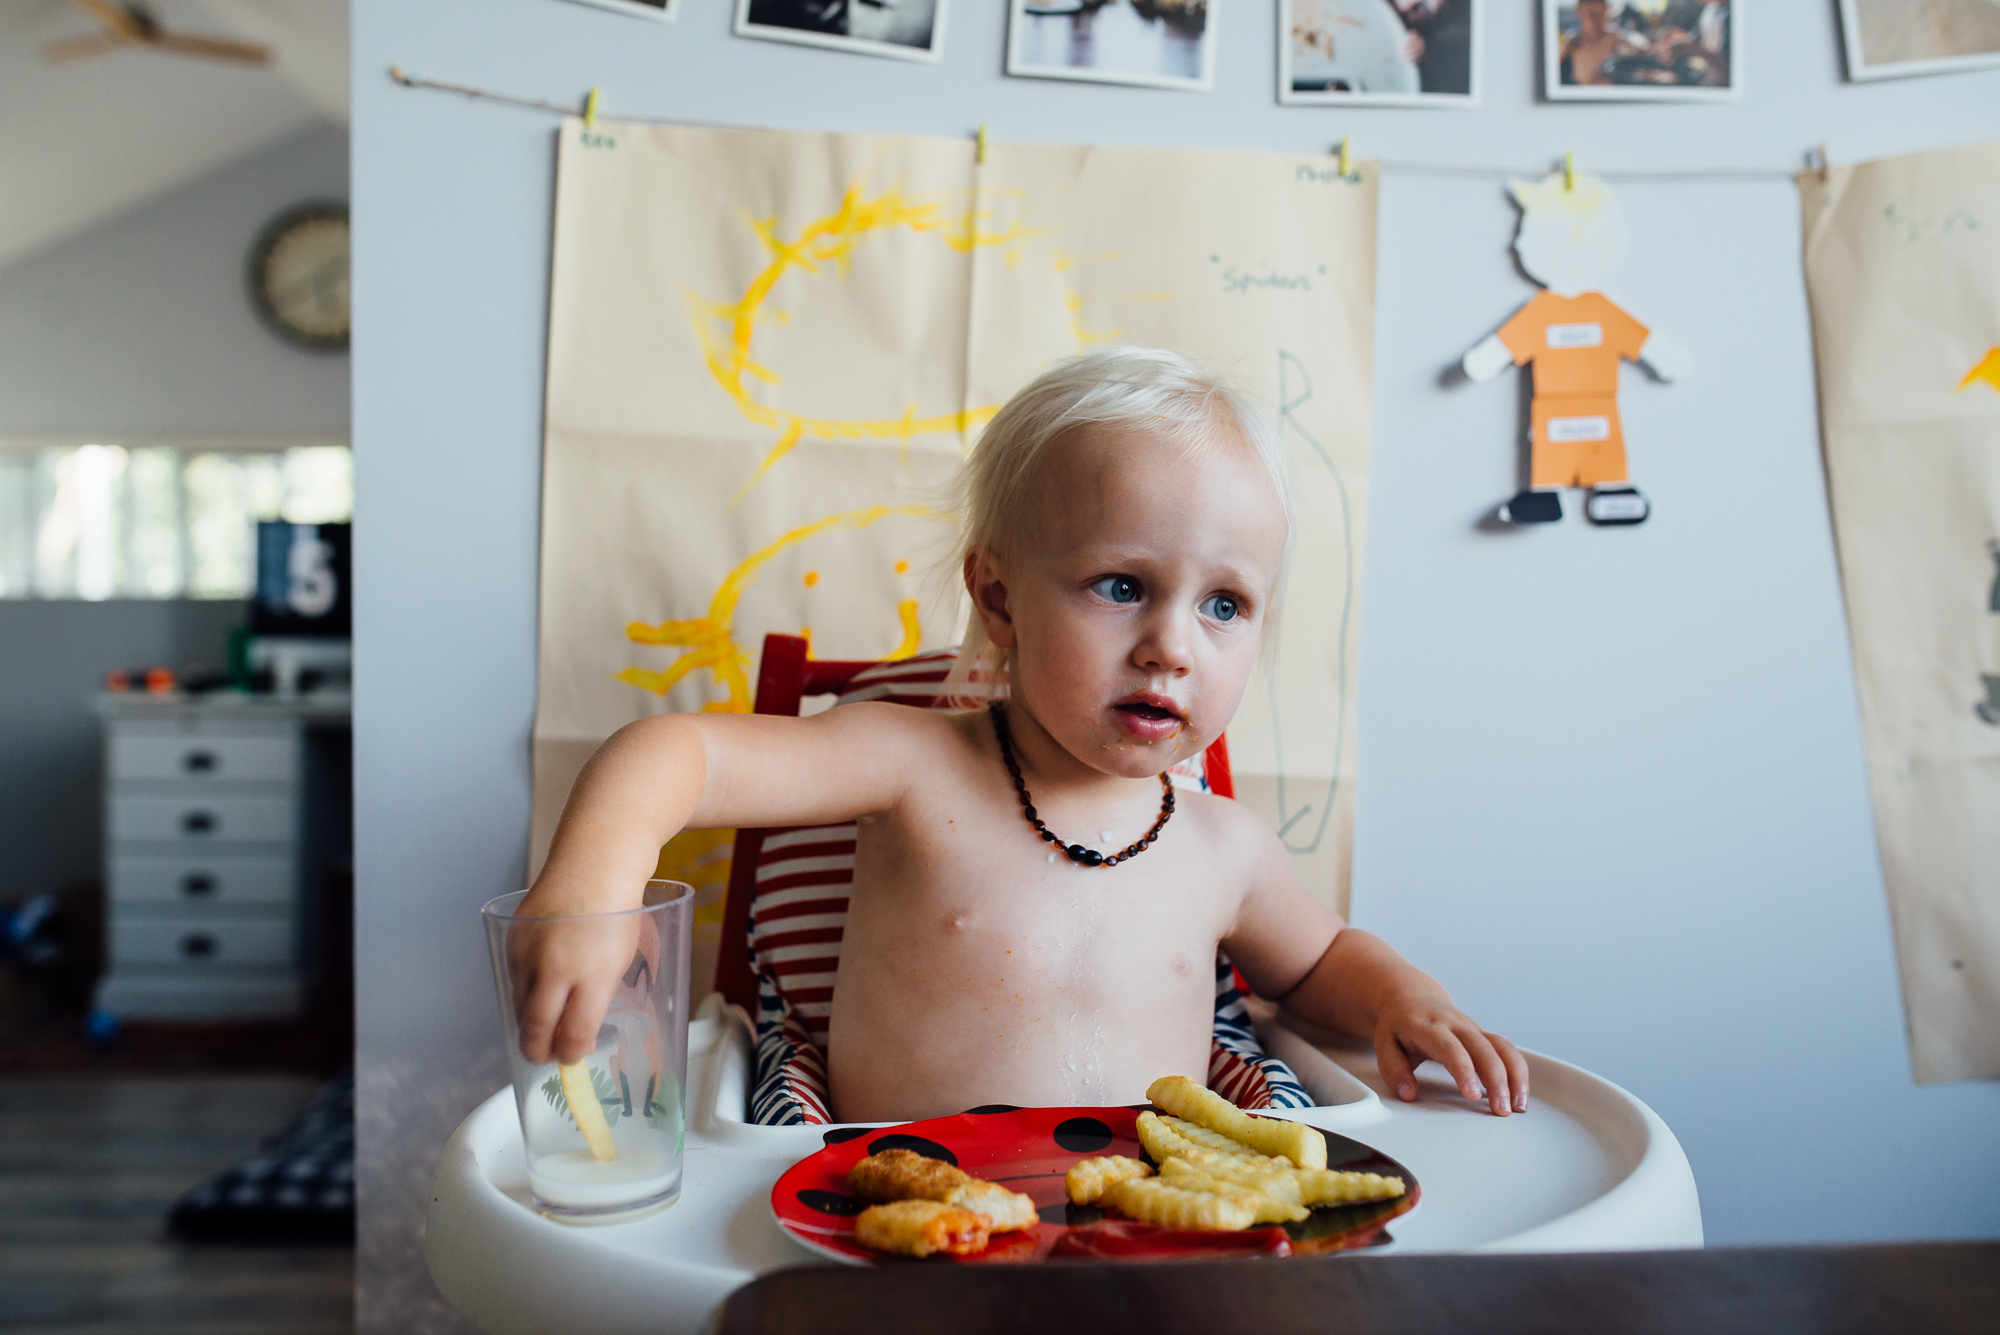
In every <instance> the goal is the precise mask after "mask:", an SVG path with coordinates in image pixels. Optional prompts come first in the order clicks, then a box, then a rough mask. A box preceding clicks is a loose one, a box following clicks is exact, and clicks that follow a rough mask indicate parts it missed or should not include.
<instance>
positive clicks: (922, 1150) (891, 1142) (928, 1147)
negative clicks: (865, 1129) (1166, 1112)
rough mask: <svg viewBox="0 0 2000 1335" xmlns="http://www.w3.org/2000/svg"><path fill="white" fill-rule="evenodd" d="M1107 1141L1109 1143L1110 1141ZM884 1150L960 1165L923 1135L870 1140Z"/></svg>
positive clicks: (876, 1149)
mask: <svg viewBox="0 0 2000 1335" xmlns="http://www.w3.org/2000/svg"><path fill="white" fill-rule="evenodd" d="M1105 1134H1106V1135H1107V1136H1109V1135H1110V1133H1109V1132H1106V1133H1105ZM1106 1143H1107V1144H1108V1143H1109V1141H1107V1142H1106ZM883 1150H910V1151H912V1152H914V1153H917V1154H921V1155H923V1156H924V1157H925V1158H926V1159H942V1160H944V1161H945V1162H946V1163H948V1164H950V1165H951V1166H952V1167H953V1168H956V1167H958V1156H957V1155H956V1154H953V1153H952V1152H951V1151H950V1150H948V1149H946V1148H945V1147H944V1146H942V1145H940V1144H938V1143H937V1142H936V1141H935V1140H925V1139H924V1138H923V1137H922V1136H906V1135H902V1134H900V1133H893V1134H890V1135H886V1136H878V1137H876V1138H875V1139H874V1140H871V1141H869V1142H868V1152H869V1153H870V1154H880V1153H881V1152H882V1151H883Z"/></svg>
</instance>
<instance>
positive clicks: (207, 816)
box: [181, 811, 216, 834]
mask: <svg viewBox="0 0 2000 1335" xmlns="http://www.w3.org/2000/svg"><path fill="white" fill-rule="evenodd" d="M215 823H216V822H215V813H214V812H212V811H190V812H188V813H187V814H186V815H185V816H182V817H181V832H182V833H183V834H207V833H209V832H210V831H211V830H213V829H214V828H215Z"/></svg>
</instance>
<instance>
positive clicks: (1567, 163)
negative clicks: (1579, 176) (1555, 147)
mask: <svg viewBox="0 0 2000 1335" xmlns="http://www.w3.org/2000/svg"><path fill="white" fill-rule="evenodd" d="M1563 189H1564V190H1565V191H1569V190H1574V189H1576V154H1574V153H1564V154H1563Z"/></svg>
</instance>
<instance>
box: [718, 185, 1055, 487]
mask: <svg viewBox="0 0 2000 1335" xmlns="http://www.w3.org/2000/svg"><path fill="white" fill-rule="evenodd" d="M990 217H991V215H990V214H989V213H987V212H983V211H981V210H978V209H976V208H967V209H965V210H964V211H963V212H962V213H959V214H956V215H953V214H949V213H947V212H946V211H945V208H944V206H943V205H942V204H940V203H938V202H937V201H935V200H926V199H921V198H916V197H912V196H906V195H905V194H904V193H903V192H902V191H901V190H900V189H898V188H895V187H891V188H889V189H886V190H884V191H882V192H881V193H880V194H877V195H875V196H873V197H872V198H871V197H869V196H868V195H867V194H866V193H865V192H864V191H863V189H862V185H861V182H860V181H859V180H856V181H853V182H851V183H850V184H849V185H848V187H847V190H846V192H845V193H844V194H843V195H842V196H841V200H840V206H839V207H838V208H837V209H835V210H834V211H833V212H832V213H830V214H828V215H826V216H825V217H823V218H817V219H814V220H813V221H811V222H809V223H807V224H806V225H805V226H804V227H803V228H802V229H800V231H799V234H798V235H797V236H796V237H793V238H790V239H787V238H786V237H785V236H784V235H783V234H781V233H780V232H779V230H778V220H777V219H776V218H775V217H771V218H748V219H746V220H745V221H746V222H748V223H749V225H750V228H751V230H752V231H754V232H755V233H756V234H757V239H758V240H759V241H761V242H763V244H764V248H765V249H766V250H767V251H769V252H770V255H771V259H770V262H769V263H768V264H766V265H765V266H764V268H763V270H762V271H761V272H759V273H758V274H757V276H756V277H755V278H753V279H751V281H750V285H749V286H748V287H747V288H745V289H744V291H743V295H742V297H741V298H739V299H738V300H736V301H734V302H710V301H706V300H704V299H702V298H700V297H698V296H695V295H694V294H690V295H689V301H690V303H691V305H692V306H693V314H694V326H695V335H696V337H697V338H699V339H700V340H701V345H702V351H703V356H704V358H705V360H706V361H707V363H708V369H709V373H710V374H711V375H713V376H714V377H715V381H716V383H717V384H718V385H720V386H721V387H722V390H723V392H724V393H726V394H727V395H729V397H730V399H731V400H732V401H733V402H734V403H735V404H736V408H737V411H739V412H741V413H742V414H743V415H744V416H745V417H746V418H748V419H749V420H750V421H752V422H755V423H756V424H757V425H758V426H764V427H772V428H775V429H776V430H777V431H778V432H779V437H778V441H777V443H776V445H774V446H773V447H772V449H771V451H770V452H769V453H768V454H766V455H765V456H764V459H763V461H762V462H761V463H759V464H758V466H757V470H756V472H754V473H753V474H752V475H751V476H750V479H749V481H747V482H745V483H744V484H743V487H742V489H741V490H739V491H738V492H737V494H736V498H735V500H733V501H731V502H730V504H731V505H732V506H733V505H734V504H735V503H736V501H740V500H742V499H743V496H744V493H746V492H748V491H749V490H750V489H751V488H752V487H754V486H756V485H757V483H758V482H759V481H761V480H762V479H763V477H764V475H765V474H766V473H768V472H770V471H771V469H772V468H773V467H774V466H776V465H777V463H778V462H779V461H780V460H782V459H783V458H784V457H785V456H786V455H787V454H789V453H791V451H792V450H793V449H794V448H795V447H796V446H797V445H798V443H799V441H800V440H801V439H802V438H804V437H806V436H811V437H813V438H815V439H819V440H897V441H900V442H903V443H904V444H905V445H906V446H907V443H908V441H909V439H910V438H911V437H912V436H923V435H931V434H934V433H936V432H942V431H957V432H963V431H966V430H968V429H970V428H972V427H975V426H978V425H980V424H982V423H984V422H985V421H986V420H987V419H988V418H990V417H992V416H993V414H994V413H996V412H998V411H999V405H998V404H992V405H987V406H983V407H976V408H964V409H961V410H960V411H958V412H951V413H939V414H934V415H931V416H927V417H919V416H918V415H917V409H916V405H915V404H908V405H905V407H904V409H903V412H902V413H901V415H899V416H897V417H886V418H831V417H810V416H807V415H805V414H802V413H794V412H788V411H786V410H785V409H782V408H774V407H772V406H770V405H769V404H766V403H761V402H759V401H758V400H757V398H756V397H755V396H754V395H753V394H752V393H751V386H750V384H749V383H748V382H751V381H756V382H760V383H762V384H765V385H770V386H773V387H775V386H777V385H779V384H781V383H782V380H781V378H780V377H779V375H778V374H777V373H776V372H775V371H773V370H771V369H770V368H769V367H767V366H764V365H762V364H760V363H759V362H758V361H757V360H756V359H755V358H754V357H753V356H752V355H751V345H752V343H753V342H754V341H755V339H756V334H757V322H758V320H759V319H760V318H762V317H763V316H764V315H766V314H771V313H773V312H767V311H766V309H765V303H766V301H767V300H768V299H769V298H770V295H771V291H772V289H773V288H775V287H776V286H777V285H778V282H779V280H780V279H782V278H783V277H784V276H785V275H786V274H787V273H789V272H791V271H792V270H793V269H800V270H804V271H805V272H808V273H819V272H822V271H823V269H824V268H825V267H826V266H828V265H831V266H833V268H834V270H835V272H836V273H837V274H839V275H840V276H841V277H843V278H844V277H846V275H847V270H848V265H849V263H850V261H851V259H852V257H853V254H854V249H855V247H856V246H858V245H860V244H861V242H862V241H863V240H864V239H865V238H866V237H868V236H869V235H870V234H872V233H877V232H882V231H886V230H891V229H895V228H907V229H909V230H910V231H912V232H916V233H919V234H928V235H935V236H936V237H937V238H938V239H939V240H940V241H942V242H943V243H944V244H945V245H947V246H949V247H951V248H952V249H953V250H956V251H960V252H963V253H970V252H971V251H973V250H975V249H977V248H979V247H981V246H1012V245H1014V244H1015V243H1017V242H1019V241H1021V240H1024V239H1026V238H1028V237H1031V236H1034V235H1037V233H1035V232H1033V231H1030V230H1028V229H1026V228H1023V227H1022V226H1021V225H1020V223H1018V222H1013V223H1009V224H1008V225H1007V226H1006V227H1005V228H1003V229H1000V230H994V229H992V228H991V227H989V226H988V222H989V220H990ZM716 324H720V325H722V326H724V327H725V328H726V329H727V331H728V332H727V336H726V337H722V336H720V335H719V331H717V330H716V329H715V328H714V327H713V326H714V325H716Z"/></svg>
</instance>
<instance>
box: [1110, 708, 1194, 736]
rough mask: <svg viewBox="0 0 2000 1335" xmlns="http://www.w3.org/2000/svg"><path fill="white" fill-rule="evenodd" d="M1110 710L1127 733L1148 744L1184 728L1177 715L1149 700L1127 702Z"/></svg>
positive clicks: (1184, 723) (1182, 721)
mask: <svg viewBox="0 0 2000 1335" xmlns="http://www.w3.org/2000/svg"><path fill="white" fill-rule="evenodd" d="M1112 708H1113V709H1114V710H1115V711H1116V712H1117V714H1118V717H1119V721H1120V722H1122V723H1123V724H1124V725H1125V730H1126V731H1127V732H1129V733H1131V734H1132V735H1133V736H1134V737H1137V738H1140V739H1142V740H1144V741H1148V742H1157V741H1161V740H1164V739H1165V738H1168V737H1172V736H1173V735H1175V734H1176V733H1178V732H1179V731H1180V730H1181V729H1182V728H1183V727H1185V726H1186V721H1185V720H1183V719H1182V718H1181V716H1180V715H1179V714H1176V713H1175V712H1174V711H1173V710H1171V709H1168V708H1167V707H1166V706H1165V705H1156V704H1154V703H1152V702H1151V701H1149V700H1127V701H1125V702H1124V703H1123V704H1118V705H1113V706H1112Z"/></svg>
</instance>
